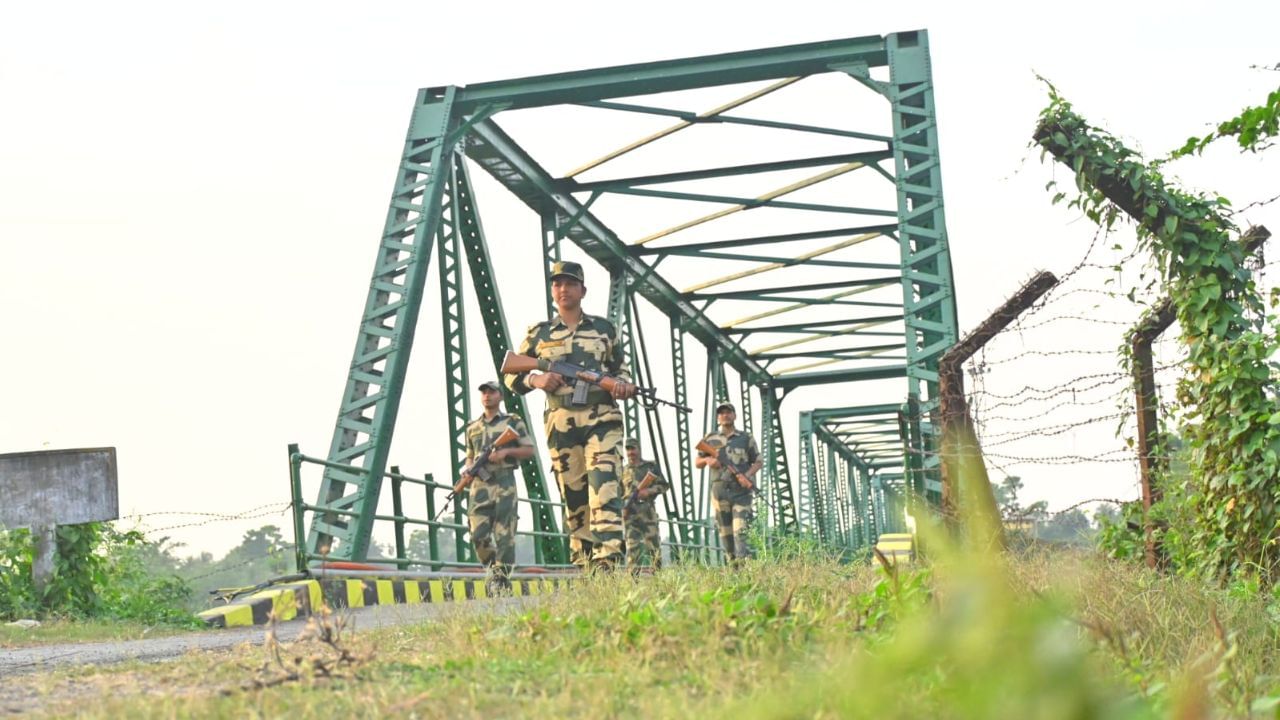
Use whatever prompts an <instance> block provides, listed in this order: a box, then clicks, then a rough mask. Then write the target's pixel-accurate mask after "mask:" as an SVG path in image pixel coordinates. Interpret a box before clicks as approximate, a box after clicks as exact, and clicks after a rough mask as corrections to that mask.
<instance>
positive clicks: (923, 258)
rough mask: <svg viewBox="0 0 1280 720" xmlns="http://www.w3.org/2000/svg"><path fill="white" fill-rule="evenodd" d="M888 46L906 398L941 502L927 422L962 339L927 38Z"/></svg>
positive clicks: (929, 481) (910, 36)
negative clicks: (943, 368)
mask: <svg viewBox="0 0 1280 720" xmlns="http://www.w3.org/2000/svg"><path fill="white" fill-rule="evenodd" d="M886 39H887V41H888V51H889V76H890V81H889V88H888V93H889V100H890V103H891V104H892V107H893V138H894V142H893V157H894V167H895V176H896V178H897V189H898V218H899V221H898V244H899V247H900V250H901V257H902V293H903V307H904V312H905V314H906V328H907V335H906V346H907V347H906V350H907V382H908V396H909V397H910V398H911V399H913V400H917V401H918V402H919V414H918V415H914V416H913V417H912V418H911V421H912V422H913V423H918V424H919V426H920V435H921V441H922V442H921V445H917V446H916V447H915V448H914V449H915V450H916V451H917V452H928V453H929V454H927V455H922V457H923V459H924V462H923V463H922V466H923V467H922V468H921V469H922V470H923V480H924V484H925V488H924V490H925V491H926V495H925V496H926V497H928V498H929V499H931V500H934V501H939V500H940V498H941V485H940V481H939V470H938V462H937V457H936V455H935V454H933V453H932V452H929V451H932V450H936V449H937V442H936V439H935V438H934V437H933V435H934V433H933V432H932V427H933V425H932V423H926V421H925V418H928V417H929V416H930V415H931V414H932V413H933V412H934V410H935V409H936V408H937V404H938V361H939V360H940V359H941V357H942V354H943V353H944V352H945V351H946V350H947V349H949V348H950V347H951V346H952V345H953V344H955V342H956V340H957V338H958V336H959V333H958V325H957V320H956V304H955V291H954V281H953V280H952V274H951V254H950V249H949V248H948V243H947V232H946V223H945V219H944V216H943V202H942V173H941V168H940V166H939V162H938V129H937V123H936V118H935V114H934V104H933V79H932V71H931V67H930V59H929V38H928V34H927V33H926V32H924V31H918V32H911V33H897V34H894V35H889V36H888V37H887V38H886ZM922 390H923V392H922ZM913 435H914V433H913Z"/></svg>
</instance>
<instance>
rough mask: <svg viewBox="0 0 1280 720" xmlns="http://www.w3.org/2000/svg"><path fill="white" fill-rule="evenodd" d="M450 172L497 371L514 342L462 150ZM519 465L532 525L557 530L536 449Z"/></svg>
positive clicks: (555, 559) (545, 553)
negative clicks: (530, 509) (529, 503)
mask: <svg viewBox="0 0 1280 720" xmlns="http://www.w3.org/2000/svg"><path fill="white" fill-rule="evenodd" d="M453 177H454V181H453V206H454V212H455V215H456V223H457V232H458V237H459V240H460V241H461V243H462V247H463V248H464V249H465V250H466V257H467V266H468V267H469V268H470V270H471V286H472V289H473V290H474V291H475V294H476V299H477V300H478V301H479V305H480V318H481V320H482V322H483V323H484V330H485V335H486V337H487V338H488V340H489V352H490V355H491V357H492V360H493V370H494V376H495V377H498V376H500V368H501V367H502V357H503V355H505V354H506V351H507V350H509V349H512V348H513V347H514V346H513V345H512V343H511V333H510V332H509V330H508V328H507V320H506V314H505V313H504V312H503V308H502V298H501V296H500V295H499V294H498V285H497V282H496V281H495V278H494V275H493V263H492V261H491V259H490V257H489V246H488V243H487V242H486V241H485V235H484V228H483V226H482V225H481V223H480V214H479V212H478V210H477V207H476V204H475V196H474V195H473V193H472V191H471V176H470V173H469V171H468V170H467V164H466V159H465V158H464V157H463V156H462V154H461V153H457V154H455V156H454V173H453ZM468 387H469V386H468ZM503 396H504V398H505V401H506V405H507V411H508V412H510V413H511V414H513V415H516V416H517V417H519V418H521V419H522V420H524V422H525V426H526V427H528V428H529V429H530V430H531V431H532V430H533V429H534V428H536V427H538V425H535V424H534V423H533V422H532V421H531V418H530V417H529V411H528V409H527V407H526V406H525V402H524V397H523V396H521V395H519V394H518V393H513V392H511V391H510V390H508V389H507V388H506V387H505V386H504V387H503ZM520 470H521V473H522V474H523V476H524V485H525V494H526V495H527V496H528V498H529V499H530V500H533V501H535V502H534V503H532V512H533V527H534V529H535V530H537V531H538V532H541V533H552V534H555V533H558V532H559V528H558V526H557V523H556V514H555V512H554V511H553V509H552V508H551V507H550V506H549V505H547V504H546V503H547V502H549V501H550V497H549V496H548V494H547V483H546V474H545V473H544V472H543V469H542V459H541V456H540V455H534V456H533V457H531V458H529V459H528V460H524V461H521V463H520ZM535 542H537V543H538V545H540V546H541V550H542V557H543V558H544V559H545V560H546V561H547V562H552V563H564V562H568V556H567V555H566V553H565V547H564V542H563V541H561V540H560V539H558V538H555V537H551V536H550V535H539V536H537V538H536V539H535Z"/></svg>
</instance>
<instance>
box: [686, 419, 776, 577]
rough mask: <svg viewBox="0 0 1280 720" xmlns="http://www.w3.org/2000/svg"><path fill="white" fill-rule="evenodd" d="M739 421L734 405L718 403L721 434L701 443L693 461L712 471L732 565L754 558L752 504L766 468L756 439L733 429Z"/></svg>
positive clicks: (714, 497) (718, 517)
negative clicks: (749, 539)
mask: <svg viewBox="0 0 1280 720" xmlns="http://www.w3.org/2000/svg"><path fill="white" fill-rule="evenodd" d="M737 419H738V413H737V409H736V408H734V406H733V403H730V402H726V401H721V402H719V403H717V404H716V423H717V424H718V425H719V426H720V431H719V432H714V433H711V434H710V435H708V436H706V437H705V438H703V439H702V440H701V441H699V442H698V457H697V459H696V460H694V464H695V465H697V466H698V467H700V468H703V467H706V468H711V498H712V501H713V502H714V504H715V513H716V527H717V529H718V530H719V531H720V547H721V548H723V549H724V557H725V561H726V562H728V563H729V564H731V565H740V564H741V563H742V562H743V561H744V560H746V559H747V558H749V557H751V556H752V552H751V547H750V546H749V545H748V544H747V534H748V532H749V531H750V530H751V523H752V521H753V520H754V519H755V511H754V509H753V508H752V504H751V501H752V494H753V493H754V492H755V490H756V486H755V477H756V473H758V472H760V468H761V467H762V466H763V465H764V460H763V458H761V457H760V449H759V448H758V447H757V446H756V441H755V438H753V437H751V436H750V435H747V434H746V433H742V432H738V429H737V428H736V427H734V423H735V422H737Z"/></svg>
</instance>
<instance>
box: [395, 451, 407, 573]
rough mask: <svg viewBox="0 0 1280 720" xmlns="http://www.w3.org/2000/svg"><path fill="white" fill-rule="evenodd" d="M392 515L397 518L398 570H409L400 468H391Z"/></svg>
mask: <svg viewBox="0 0 1280 720" xmlns="http://www.w3.org/2000/svg"><path fill="white" fill-rule="evenodd" d="M391 514H392V515H395V516H396V519H395V520H394V521H393V522H394V523H395V528H396V559H398V560H400V561H401V562H398V563H396V569H397V570H407V569H408V568H409V563H408V562H405V560H406V559H407V558H408V556H407V555H406V554H405V547H404V503H403V502H402V501H401V498H400V466H399V465H392V466H391Z"/></svg>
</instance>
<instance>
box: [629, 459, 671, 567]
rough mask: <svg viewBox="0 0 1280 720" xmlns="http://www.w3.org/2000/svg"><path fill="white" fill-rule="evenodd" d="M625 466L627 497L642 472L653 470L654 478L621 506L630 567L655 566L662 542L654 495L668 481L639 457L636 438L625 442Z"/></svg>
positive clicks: (656, 494) (658, 560)
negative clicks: (651, 482)
mask: <svg viewBox="0 0 1280 720" xmlns="http://www.w3.org/2000/svg"><path fill="white" fill-rule="evenodd" d="M626 448H627V467H626V469H625V470H623V471H622V493H623V496H624V497H626V498H628V499H630V497H631V494H632V493H633V492H635V490H636V486H638V485H639V484H640V481H641V480H644V477H645V475H647V474H649V473H653V474H654V475H655V476H657V480H655V481H654V482H653V484H652V485H650V486H649V487H647V488H645V489H644V490H643V491H642V492H640V494H639V495H637V496H636V499H635V502H633V503H631V504H630V505H627V506H625V507H623V509H622V521H623V524H624V525H626V534H627V565H628V566H629V567H632V568H637V569H638V568H642V567H654V568H656V567H658V566H659V565H660V564H661V563H662V545H661V539H660V537H659V535H658V509H657V508H656V507H655V506H654V499H655V498H657V497H658V496H659V495H661V494H662V493H664V492H666V491H667V488H668V487H670V484H669V483H668V482H667V481H666V479H665V478H663V477H662V473H661V472H660V471H659V470H658V464H657V463H655V462H652V461H650V460H643V459H641V458H640V441H638V440H635V439H634V438H633V439H629V440H627V442H626Z"/></svg>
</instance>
